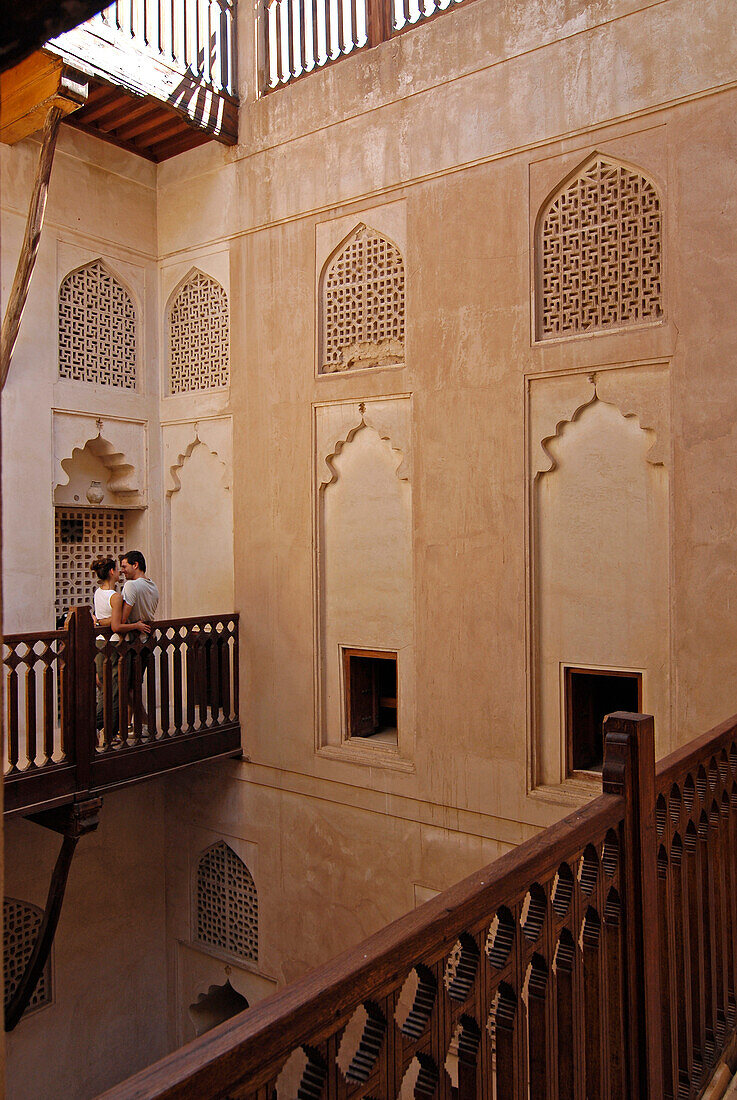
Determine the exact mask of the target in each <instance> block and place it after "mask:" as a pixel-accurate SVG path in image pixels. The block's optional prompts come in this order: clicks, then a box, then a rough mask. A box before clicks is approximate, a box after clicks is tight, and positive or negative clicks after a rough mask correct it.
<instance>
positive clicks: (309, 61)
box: [261, 0, 468, 92]
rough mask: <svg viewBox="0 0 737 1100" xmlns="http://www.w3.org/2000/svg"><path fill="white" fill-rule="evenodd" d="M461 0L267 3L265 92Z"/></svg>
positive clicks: (268, 0)
mask: <svg viewBox="0 0 737 1100" xmlns="http://www.w3.org/2000/svg"><path fill="white" fill-rule="evenodd" d="M463 2H464V0H263V7H262V15H261V58H262V67H263V71H262V88H263V90H264V91H267V92H268V91H271V90H272V89H274V88H278V87H280V86H281V85H283V84H289V83H291V82H292V81H294V80H296V79H297V78H298V77H300V76H305V75H306V74H307V73H311V72H314V71H315V70H316V69H322V68H325V66H326V65H329V64H331V63H332V62H334V61H339V60H340V59H341V58H343V57H346V56H348V54H351V53H355V52H356V50H361V49H364V48H370V47H372V46H378V45H379V43H380V42H386V41H387V40H388V39H389V38H393V37H394V36H395V35H397V34H401V33H402V32H404V31H406V30H409V29H410V28H411V27H414V26H416V25H417V24H418V23H425V22H427V20H428V19H430V18H432V17H433V16H435V15H439V14H441V13H442V12H444V11H448V10H449V9H450V8H456V7H458V5H459V4H460V3H463ZM465 2H466V3H467V2H468V0H465Z"/></svg>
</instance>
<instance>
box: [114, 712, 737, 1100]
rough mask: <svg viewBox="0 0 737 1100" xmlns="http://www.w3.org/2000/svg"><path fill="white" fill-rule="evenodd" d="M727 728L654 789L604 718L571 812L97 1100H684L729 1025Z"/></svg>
mask: <svg viewBox="0 0 737 1100" xmlns="http://www.w3.org/2000/svg"><path fill="white" fill-rule="evenodd" d="M736 721H737V720H735V719H732V720H731V721H730V722H729V723H727V724H725V725H724V726H722V727H719V729H717V730H714V731H712V733H710V734H708V735H706V736H705V737H703V738H701V739H699V740H698V741H696V742H694V743H693V744H692V745H691V746H690V747H688V748H687V749H685V750H682V751H680V752H677V753H674V754H673V755H671V756H670V757H668V758H667V759H665V760H664V761H662V762H661V763H660V765H659V767H658V769H657V774H656V769H655V762H654V735H653V722H652V718H650V717H649V716H646V715H632V714H614V715H610V716H609V718H608V719H607V720H606V723H605V764H604V773H603V787H604V792H603V794H602V795H600V796H599V797H598V798H596V799H595V800H593V801H592V802H591V803H590V804H589V805H588V806H587V807H586V808H585V809H583V810H579V811H577V812H575V813H573V814H571V815H570V816H568V817H567V818H565V819H564V820H562V821H560V822H559V823H558V824H557V825H554V826H553V827H552V828H550V829H547V830H545V831H544V832H542V833H541V834H540V835H539V836H537V837H535V838H534V839H532V840H530V841H528V842H526V843H525V844H522V845H520V846H519V847H518V848H517V849H515V850H514V851H513V852H510V853H508V854H507V855H505V856H503V857H502V858H501V859H498V860H496V861H495V862H494V863H492V864H491V865H490V866H488V867H486V868H485V869H484V870H482V871H479V872H478V873H476V874H474V875H472V876H471V877H470V878H468V879H466V880H465V881H463V882H461V883H459V884H458V885H457V886H455V887H453V888H452V889H450V890H448V891H446V892H445V893H443V894H441V895H439V896H438V897H436V898H434V899H433V900H432V901H429V902H427V903H426V904H425V905H423V906H421V907H420V908H419V909H417V910H415V911H414V912H412V913H409V914H407V915H406V916H404V917H402V918H401V919H400V920H398V921H395V922H394V923H393V924H391V925H389V926H388V927H387V928H384V929H383V930H381V931H380V932H378V933H377V934H376V935H374V936H371V937H370V938H369V939H367V940H365V941H364V942H363V943H361V944H359V945H358V946H356V947H354V948H351V949H350V950H349V951H346V952H345V953H344V954H343V955H341V956H339V957H338V958H337V959H335V960H333V961H332V962H330V963H328V964H326V965H324V966H321V967H320V968H318V969H317V970H315V971H313V972H312V973H311V974H308V975H307V976H306V977H305V978H303V979H302V980H301V981H299V982H296V983H294V984H293V985H291V986H288V987H286V988H285V989H283V990H281V991H280V992H278V993H276V994H275V995H274V996H272V997H270V998H269V999H268V1000H266V1001H262V1002H261V1003H260V1004H258V1005H256V1006H255V1007H253V1008H251V1009H249V1010H248V1011H247V1012H245V1013H242V1014H241V1015H239V1016H237V1017H235V1018H234V1019H233V1020H230V1021H228V1022H227V1023H225V1024H222V1025H220V1026H219V1027H217V1028H215V1029H213V1030H212V1031H211V1032H209V1033H207V1034H206V1035H204V1036H202V1037H200V1038H199V1039H197V1040H195V1041H194V1042H193V1043H190V1044H189V1045H187V1046H186V1047H184V1048H182V1049H181V1050H179V1051H177V1052H175V1053H174V1054H172V1055H170V1056H169V1057H168V1058H165V1059H163V1060H162V1061H161V1062H159V1063H157V1064H156V1065H154V1066H151V1067H149V1068H148V1069H146V1070H144V1071H142V1072H141V1073H139V1074H137V1075H136V1076H135V1077H132V1078H131V1079H130V1080H128V1081H126V1082H123V1083H122V1084H120V1085H119V1086H117V1087H116V1088H114V1089H112V1090H110V1091H109V1092H108V1093H106V1094H105V1096H106V1097H107V1100H134V1098H135V1100H142V1098H144V1097H145V1098H146V1100H155V1098H157V1100H163V1098H167V1100H174V1098H185V1097H187V1098H194V1097H197V1098H198V1100H205V1098H213V1100H214V1098H226V1097H227V1098H229V1100H282V1098H284V1100H286V1098H287V1097H289V1098H292V1097H294V1096H295V1095H296V1096H298V1097H300V1098H302V1100H321V1098H325V1100H329V1098H349V1097H350V1098H356V1100H359V1098H364V1097H366V1098H369V1097H371V1098H374V1100H395V1098H396V1097H401V1098H403V1100H406V1098H407V1097H410V1096H414V1097H415V1098H416V1100H421V1098H425V1100H429V1098H430V1097H438V1098H443V1100H445V1098H448V1100H450V1098H451V1097H453V1098H454V1100H455V1097H457V1098H458V1100H471V1098H475V1097H483V1098H488V1100H492V1098H494V1100H512V1098H514V1100H522V1098H523V1097H524V1098H528V1097H529V1098H533V1097H534V1098H535V1100H567V1098H569V1097H572V1098H576V1100H584V1098H586V1100H595V1098H602V1100H604V1098H610V1100H614V1098H619V1097H630V1098H633V1100H634V1098H638V1100H656V1098H657V1100H659V1098H661V1097H669V1098H673V1100H676V1098H679V1100H685V1098H693V1100H696V1098H697V1097H699V1096H700V1095H701V1094H702V1093H703V1091H704V1089H705V1087H706V1085H707V1083H708V1080H709V1078H710V1076H711V1074H712V1072H713V1069H714V1067H715V1065H716V1063H717V1062H718V1060H719V1057H720V1055H721V1054H722V1052H723V1050H724V1048H725V1047H726V1045H727V1042H728V1041H729V1039H730V1036H731V1033H732V1032H733V1030H734V1027H735V1022H736V1021H735V975H736V973H737V956H736V951H735V948H736V946H737V945H736V943H735V934H736V933H737V920H736V914H735V898H736V897H737V891H736V889H735V887H736V886H737V877H736V876H737V845H736V843H735V840H736V839H737V837H736V836H735V830H737V724H736ZM661 987H662V996H661Z"/></svg>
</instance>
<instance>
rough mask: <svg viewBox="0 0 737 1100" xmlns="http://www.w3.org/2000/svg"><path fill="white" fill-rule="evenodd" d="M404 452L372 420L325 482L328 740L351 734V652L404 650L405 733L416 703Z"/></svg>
mask: <svg viewBox="0 0 737 1100" xmlns="http://www.w3.org/2000/svg"><path fill="white" fill-rule="evenodd" d="M403 460H404V456H403V454H402V452H401V451H399V450H397V449H396V448H395V447H394V446H393V445H392V441H391V440H390V439H389V438H387V437H385V436H384V435H383V434H382V433H381V432H380V431H379V430H377V428H375V427H372V426H370V425H369V424H368V423H367V422H366V419H365V417H364V416H362V417H361V419H360V422H359V423H358V425H356V426H354V427H353V428H351V430H350V431H348V432H347V434H346V435H345V437H344V438H343V439H341V440H339V441H338V442H337V443H336V444H335V445H334V450H333V452H332V454H330V455H328V456H326V458H325V465H323V466H322V469H325V468H327V469H328V470H329V475H328V476H329V480H325V481H323V482H322V483H321V484H320V485H319V487H318V510H319V581H318V584H319V592H318V596H319V609H320V635H321V646H320V650H321V670H320V671H321V677H320V679H321V724H322V743H323V744H328V745H340V744H341V742H342V741H344V740H345V739H346V736H347V731H346V722H345V717H346V715H345V693H346V685H345V682H344V679H343V677H344V662H343V653H344V652H345V650H347V649H349V650H354V649H357V650H362V651H363V650H365V651H371V652H379V653H381V652H385V651H391V652H393V653H396V654H397V679H398V696H397V699H398V707H399V710H398V730H399V738H400V741H399V745H400V748H401V747H402V740H401V738H402V730H403V729H404V730H405V731H407V730H408V727H409V724H410V714H411V712H412V707H413V686H412V685H413V676H412V649H413V636H414V617H413V577H412V493H411V486H410V483H409V480H408V479H407V476H406V473H405V472H404V461H403Z"/></svg>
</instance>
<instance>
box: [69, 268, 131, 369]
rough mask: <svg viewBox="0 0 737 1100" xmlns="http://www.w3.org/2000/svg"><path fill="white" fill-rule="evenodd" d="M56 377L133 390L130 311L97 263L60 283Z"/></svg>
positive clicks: (119, 290)
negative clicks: (57, 370) (57, 375)
mask: <svg viewBox="0 0 737 1100" xmlns="http://www.w3.org/2000/svg"><path fill="white" fill-rule="evenodd" d="M59 377H60V378H71V379H73V380H75V381H78V382H93V383H97V384H98V385H102V386H119V387H122V388H123V389H127V390H134V389H135V388H136V311H135V307H134V305H133V302H132V301H131V298H130V295H129V294H128V292H127V291H126V290H125V288H124V287H122V286H121V285H120V283H119V282H117V280H116V279H115V278H114V277H113V275H112V274H111V272H110V271H108V269H107V268H106V267H105V266H104V264H103V263H102V262H101V261H100V260H96V261H95V262H94V263H92V264H88V265H87V266H86V267H82V268H80V269H79V270H78V271H72V272H71V274H69V275H67V277H66V278H65V279H64V282H63V283H62V284H61V289H60V291H59Z"/></svg>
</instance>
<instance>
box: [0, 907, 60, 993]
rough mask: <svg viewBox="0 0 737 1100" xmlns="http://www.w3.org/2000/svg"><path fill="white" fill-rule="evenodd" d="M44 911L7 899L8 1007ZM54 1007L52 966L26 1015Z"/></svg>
mask: <svg viewBox="0 0 737 1100" xmlns="http://www.w3.org/2000/svg"><path fill="white" fill-rule="evenodd" d="M42 918H43V910H41V909H39V908H38V906H36V905H31V904H30V902H27V901H19V900H18V899H17V898H5V899H4V902H3V927H4V951H5V1004H6V1005H7V1004H8V1002H9V1001H10V999H11V997H12V996H13V994H14V993H15V990H16V988H17V986H18V983H19V982H20V980H21V978H22V977H23V973H24V971H25V968H26V964H27V963H28V960H29V959H30V957H31V953H32V951H33V948H34V945H35V943H36V936H37V934H38V930H39V928H40V926H41V920H42ZM50 1003H51V962H50V961H49V962H47V963H46V966H45V967H44V968H43V970H42V971H41V977H40V978H39V979H38V984H37V985H36V988H35V990H34V991H33V994H32V995H31V999H30V1001H29V1002H28V1008H27V1009H26V1012H32V1011H33V1010H34V1009H35V1008H42V1007H43V1006H44V1005H47V1004H50Z"/></svg>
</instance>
